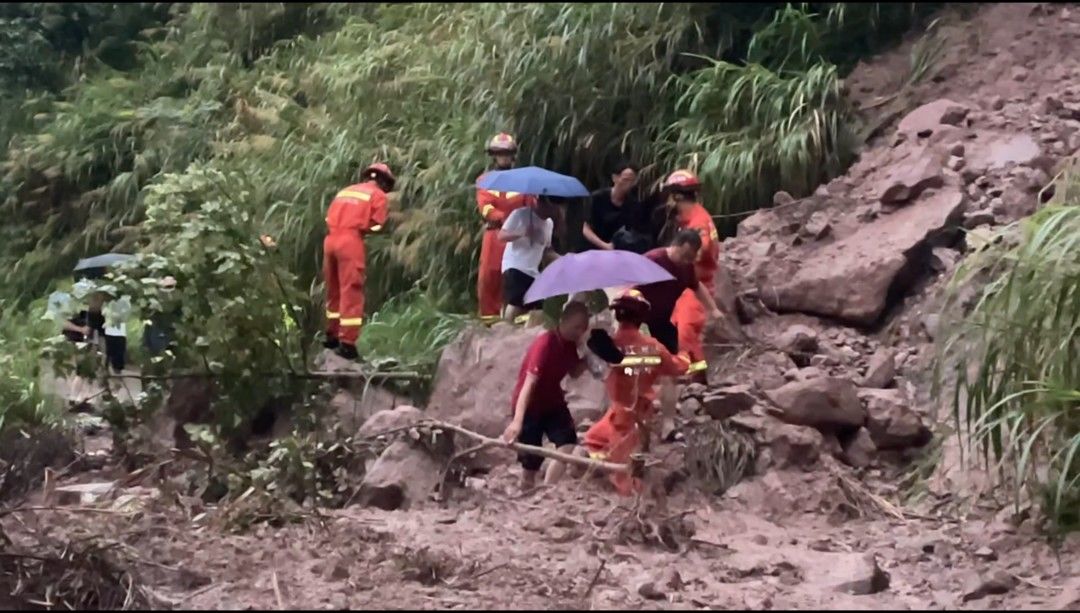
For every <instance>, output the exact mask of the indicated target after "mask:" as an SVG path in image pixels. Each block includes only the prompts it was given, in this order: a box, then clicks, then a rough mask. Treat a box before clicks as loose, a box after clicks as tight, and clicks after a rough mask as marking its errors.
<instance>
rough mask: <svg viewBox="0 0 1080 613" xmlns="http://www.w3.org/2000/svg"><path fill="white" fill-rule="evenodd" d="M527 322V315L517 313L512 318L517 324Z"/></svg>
mask: <svg viewBox="0 0 1080 613" xmlns="http://www.w3.org/2000/svg"><path fill="white" fill-rule="evenodd" d="M528 322H529V316H528V315H518V316H517V317H515V318H514V323H515V324H518V325H523V324H526V323H528Z"/></svg>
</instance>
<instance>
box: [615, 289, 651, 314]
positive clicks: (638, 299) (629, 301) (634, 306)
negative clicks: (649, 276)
mask: <svg viewBox="0 0 1080 613" xmlns="http://www.w3.org/2000/svg"><path fill="white" fill-rule="evenodd" d="M611 310H613V311H616V312H617V313H618V312H619V311H621V312H623V313H626V314H629V315H632V316H636V317H638V318H644V317H645V316H646V315H648V314H649V311H650V310H652V305H651V304H649V301H648V300H646V299H645V296H644V295H642V293H641V291H640V290H636V289H633V288H630V289H626V290H623V291H621V292H619V295H618V296H616V297H615V299H614V300H612V301H611Z"/></svg>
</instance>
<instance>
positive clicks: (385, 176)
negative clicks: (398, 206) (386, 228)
mask: <svg viewBox="0 0 1080 613" xmlns="http://www.w3.org/2000/svg"><path fill="white" fill-rule="evenodd" d="M360 178H361V179H364V182H363V183H356V184H354V185H350V186H348V187H346V188H345V189H343V190H341V191H339V192H338V193H337V195H335V196H334V199H333V200H332V201H331V202H330V209H329V210H328V211H327V212H326V229H327V235H326V238H325V239H324V240H323V281H325V283H326V319H327V327H326V340H325V342H324V343H323V346H325V347H326V348H327V349H336V350H337V353H338V355H340V356H341V357H343V358H345V359H347V360H355V359H356V358H357V357H359V355H358V354H357V352H356V341H357V339H358V338H359V337H360V327H361V326H362V325H363V323H364V281H365V279H366V276H367V275H366V272H367V263H366V260H367V258H366V253H367V252H366V250H365V249H364V239H363V236H364V235H365V234H368V233H371V232H378V231H380V230H382V227H383V224H385V223H386V215H387V205H386V193H387V192H390V191H393V189H394V183H395V182H396V179H395V178H394V173H392V172H391V171H390V167H389V166H387V165H386V164H381V163H377V164H372V165H370V166H368V167H366V168H364V169H363V171H361V173H360Z"/></svg>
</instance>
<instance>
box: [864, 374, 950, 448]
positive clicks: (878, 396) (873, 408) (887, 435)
mask: <svg viewBox="0 0 1080 613" xmlns="http://www.w3.org/2000/svg"><path fill="white" fill-rule="evenodd" d="M857 396H858V398H859V400H860V401H861V402H862V403H863V405H864V406H865V407H866V429H867V430H868V431H869V432H870V438H871V439H872V440H873V441H874V445H876V446H877V448H878V449H905V448H908V447H922V446H923V445H925V444H927V443H929V442H930V439H931V438H932V434H931V432H930V429H929V428H928V427H927V426H926V425H925V424H924V423H923V421H922V418H921V417H919V414H918V413H916V412H915V411H914V410H912V409H911V407H910V403H909V402H908V399H907V398H906V395H905V394H904V392H903V391H902V390H899V389H893V390H876V389H861V390H859V391H858V392H857Z"/></svg>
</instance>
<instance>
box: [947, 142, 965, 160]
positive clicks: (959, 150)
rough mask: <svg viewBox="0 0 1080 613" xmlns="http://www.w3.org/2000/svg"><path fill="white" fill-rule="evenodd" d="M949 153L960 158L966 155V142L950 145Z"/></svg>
mask: <svg viewBox="0 0 1080 613" xmlns="http://www.w3.org/2000/svg"><path fill="white" fill-rule="evenodd" d="M949 155H951V156H953V157H958V158H962V157H964V143H956V144H955V145H953V146H951V147H949Z"/></svg>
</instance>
